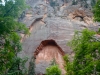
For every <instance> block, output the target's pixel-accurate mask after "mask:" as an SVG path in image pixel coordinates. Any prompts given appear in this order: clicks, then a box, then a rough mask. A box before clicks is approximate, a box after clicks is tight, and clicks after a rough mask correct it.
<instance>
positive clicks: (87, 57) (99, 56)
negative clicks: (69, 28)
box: [65, 29, 100, 75]
mask: <svg viewBox="0 0 100 75" xmlns="http://www.w3.org/2000/svg"><path fill="white" fill-rule="evenodd" d="M94 35H95V32H94V31H90V30H87V29H85V30H83V31H82V32H76V33H75V35H74V37H73V40H72V41H71V42H69V46H70V47H71V48H72V49H73V50H74V52H75V56H74V60H73V62H69V61H68V58H65V59H66V70H67V72H68V73H67V75H100V68H99V67H98V66H99V65H100V42H99V41H97V40H96V39H94Z"/></svg>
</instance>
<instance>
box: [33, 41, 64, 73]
mask: <svg viewBox="0 0 100 75" xmlns="http://www.w3.org/2000/svg"><path fill="white" fill-rule="evenodd" d="M64 55H65V53H64V51H63V50H62V49H61V48H60V47H59V46H58V45H57V43H56V42H55V41H54V40H44V41H42V42H41V44H40V45H39V46H38V48H37V49H36V51H35V52H34V57H35V63H36V68H35V70H36V74H38V73H42V74H45V73H46V71H45V70H46V68H47V67H48V66H50V64H52V62H55V63H57V64H58V66H59V67H60V69H61V70H62V75H64V74H65V73H66V71H65V69H64V59H63V56H64ZM54 60H55V61H54Z"/></svg>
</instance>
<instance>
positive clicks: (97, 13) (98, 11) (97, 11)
mask: <svg viewBox="0 0 100 75" xmlns="http://www.w3.org/2000/svg"><path fill="white" fill-rule="evenodd" d="M93 12H94V20H95V21H98V22H100V0H98V1H97V3H96V5H95V6H94V8H93Z"/></svg>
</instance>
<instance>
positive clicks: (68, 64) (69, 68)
mask: <svg viewBox="0 0 100 75" xmlns="http://www.w3.org/2000/svg"><path fill="white" fill-rule="evenodd" d="M64 61H65V64H66V65H65V70H66V72H67V73H66V75H73V71H72V70H73V63H72V62H70V61H69V58H68V55H65V56H64Z"/></svg>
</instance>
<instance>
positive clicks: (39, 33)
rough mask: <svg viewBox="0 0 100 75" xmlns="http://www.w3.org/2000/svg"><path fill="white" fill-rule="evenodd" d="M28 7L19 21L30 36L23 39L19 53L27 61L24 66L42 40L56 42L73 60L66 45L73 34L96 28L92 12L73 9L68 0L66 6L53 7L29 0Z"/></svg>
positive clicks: (81, 8) (42, 1)
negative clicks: (26, 28)
mask: <svg viewBox="0 0 100 75" xmlns="http://www.w3.org/2000/svg"><path fill="white" fill-rule="evenodd" d="M58 1H60V0H58ZM32 3H33V4H32ZM28 4H29V5H30V6H31V8H30V9H29V10H27V11H26V13H25V17H24V18H23V19H22V20H21V21H22V22H23V23H25V24H26V26H27V27H28V28H29V30H30V35H29V36H23V37H22V38H23V39H22V41H23V51H22V52H21V53H20V54H19V55H20V56H21V57H25V56H27V57H28V58H29V60H28V62H27V64H26V66H27V67H28V66H29V61H30V59H31V57H32V56H33V53H34V51H35V50H36V48H37V47H38V46H39V44H40V43H41V41H43V40H47V39H53V40H55V41H56V42H57V44H58V45H59V46H60V47H61V48H62V50H63V51H64V52H65V53H66V54H68V55H70V58H71V59H72V58H73V56H74V53H73V51H72V50H71V49H70V48H69V47H68V46H67V42H68V41H70V40H71V39H72V37H73V35H74V31H76V30H78V31H80V30H82V29H84V28H89V29H94V30H97V29H98V26H97V24H96V23H94V22H93V21H92V17H91V16H92V15H93V14H92V13H91V11H90V10H88V9H85V8H83V7H80V6H79V5H76V6H75V5H74V6H72V5H71V2H70V1H69V3H67V4H66V3H65V4H63V2H62V3H60V4H59V6H56V7H55V8H53V7H51V6H50V4H49V3H48V2H46V1H45V0H39V1H37V0H33V1H32V0H28ZM89 13H90V14H89ZM94 26H95V28H94Z"/></svg>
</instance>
